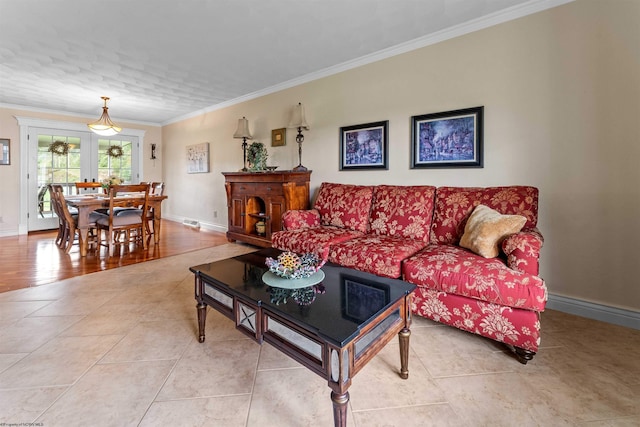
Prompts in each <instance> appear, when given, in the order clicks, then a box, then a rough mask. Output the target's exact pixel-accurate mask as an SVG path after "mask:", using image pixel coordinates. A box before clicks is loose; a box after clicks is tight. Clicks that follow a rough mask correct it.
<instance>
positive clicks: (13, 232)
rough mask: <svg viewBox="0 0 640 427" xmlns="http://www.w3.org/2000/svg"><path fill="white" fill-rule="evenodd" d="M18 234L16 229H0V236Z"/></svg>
mask: <svg viewBox="0 0 640 427" xmlns="http://www.w3.org/2000/svg"><path fill="white" fill-rule="evenodd" d="M18 235H19V233H18V230H0V237H10V236H18Z"/></svg>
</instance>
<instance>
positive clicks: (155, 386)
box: [0, 244, 640, 427]
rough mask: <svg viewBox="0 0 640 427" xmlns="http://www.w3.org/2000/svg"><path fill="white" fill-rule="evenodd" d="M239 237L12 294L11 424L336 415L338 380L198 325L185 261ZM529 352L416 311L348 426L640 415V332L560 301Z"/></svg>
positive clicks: (637, 419)
mask: <svg viewBox="0 0 640 427" xmlns="http://www.w3.org/2000/svg"><path fill="white" fill-rule="evenodd" d="M250 250H252V249H251V248H250V247H247V246H242V245H236V244H227V245H223V246H218V247H214V248H211V249H205V250H200V251H197V252H191V253H188V254H184V255H179V256H175V257H171V258H166V259H162V260H157V261H149V262H146V263H142V264H137V265H133V266H128V267H123V268H119V269H115V270H108V271H104V272H100V273H94V274H89V275H85V276H80V277H76V278H73V279H68V280H65V281H62V282H59V283H55V284H51V285H43V286H40V287H36V288H28V289H20V290H16V291H10V292H5V293H2V294H0V424H2V423H7V424H9V423H30V422H38V423H42V425H44V426H47V427H51V426H86V425H94V426H118V427H121V426H137V425H140V426H169V425H176V426H216V427H217V426H252V427H253V426H255V427H258V426H259V427H264V426H274V427H275V426H277V427H282V426H292V427H300V426H331V425H333V417H332V407H331V400H330V390H329V388H328V387H327V384H326V382H325V381H324V380H322V379H321V378H320V377H318V376H317V375H315V374H313V373H312V372H310V371H308V370H307V369H306V368H304V367H302V366H301V365H299V364H298V363H297V362H295V361H293V360H292V359H289V358H288V357H287V356H285V355H283V354H281V353H280V352H278V351H277V350H275V349H274V348H272V347H271V346H270V345H268V344H264V345H263V346H259V345H257V344H256V343H254V342H253V341H251V340H249V339H248V338H246V336H245V335H243V334H241V333H240V332H238V331H236V330H235V328H234V327H233V324H232V323H231V321H230V320H228V319H227V318H225V317H223V316H222V315H219V314H218V313H216V312H214V311H210V312H209V315H208V317H207V341H206V342H205V343H203V344H200V343H198V341H197V339H196V332H197V322H196V310H195V300H194V297H193V275H192V274H191V273H190V272H189V270H188V267H189V266H192V265H197V264H200V263H203V262H209V261H213V260H217V259H223V258H226V257H229V256H233V255H238V254H240V253H244V252H247V251H250ZM542 331H543V332H542V340H543V342H542V348H541V349H540V351H539V353H538V354H537V355H536V357H535V358H534V359H533V361H532V362H530V363H529V364H528V365H526V366H525V365H521V364H520V363H518V362H517V361H516V360H515V359H513V358H512V357H511V356H510V355H508V354H506V353H505V352H504V350H503V348H502V347H501V346H500V345H498V344H496V343H494V342H492V341H489V340H486V339H484V338H481V337H478V336H475V335H472V334H468V333H465V332H461V331H459V330H456V329H453V328H450V327H447V326H443V325H439V324H436V323H433V322H430V321H427V320H425V319H421V318H414V324H413V327H412V335H411V349H410V357H409V370H410V374H409V379H408V380H406V381H405V380H401V379H400V378H399V376H398V374H397V372H398V369H399V350H398V344H397V340H396V341H393V342H391V343H390V344H389V345H388V346H387V347H386V348H385V349H384V350H383V351H382V352H381V353H380V354H379V355H378V356H377V357H376V358H374V359H373V360H372V361H371V362H370V363H369V364H368V365H367V366H366V367H365V368H364V369H363V370H362V371H361V372H360V373H359V374H358V375H356V377H355V379H354V381H353V384H352V386H351V388H350V390H349V393H350V395H351V400H350V403H349V411H348V422H349V425H350V426H356V427H371V426H402V427H409V426H425V425H433V426H440V425H442V426H449V425H451V426H513V425H523V426H542V425H544V426H546V425H554V426H557V425H569V426H577V425H579V426H637V425H640V362H639V361H638V360H639V359H638V354H640V331H637V330H633V329H628V328H623V327H619V326H615V325H610V324H606V323H602V322H597V321H593V320H589V319H584V318H580V317H577V316H572V315H568V314H564V313H560V312H557V311H551V310H548V311H547V312H545V313H544V314H543V317H542Z"/></svg>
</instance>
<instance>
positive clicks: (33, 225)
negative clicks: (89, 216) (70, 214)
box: [27, 127, 139, 231]
mask: <svg viewBox="0 0 640 427" xmlns="http://www.w3.org/2000/svg"><path fill="white" fill-rule="evenodd" d="M28 143H29V155H28V161H27V162H28V176H27V178H28V193H29V197H28V213H27V217H28V230H29V231H35V230H47V229H54V228H57V227H58V218H57V217H56V215H55V214H54V212H53V209H52V207H51V203H50V195H49V191H48V185H49V184H60V185H62V186H63V188H64V193H65V195H72V194H76V188H75V183H76V182H82V181H89V182H101V181H102V180H104V179H106V178H107V177H109V176H110V175H116V176H118V177H119V178H121V179H122V180H123V182H127V183H131V182H138V177H139V173H138V167H137V165H138V163H139V162H138V154H139V153H138V152H139V149H138V138H137V137H135V136H120V135H115V136H113V137H102V136H98V135H96V134H94V133H92V132H89V131H87V132H81V131H71V130H60V129H47V128H35V127H30V128H29V132H28ZM87 191H88V190H82V192H87ZM89 191H90V190H89Z"/></svg>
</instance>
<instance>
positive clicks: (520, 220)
mask: <svg viewBox="0 0 640 427" xmlns="http://www.w3.org/2000/svg"><path fill="white" fill-rule="evenodd" d="M526 222H527V219H526V218H525V217H523V216H522V215H502V214H501V213H499V212H497V211H495V210H493V209H491V208H490V207H487V206H484V205H478V206H476V208H475V209H474V210H473V212H472V213H471V216H470V217H469V220H468V221H467V225H466V226H465V227H464V234H463V235H462V239H460V246H462V247H463V248H467V249H469V250H471V251H473V252H474V253H476V254H478V255H480V256H483V257H485V258H495V257H497V256H498V254H499V253H500V244H501V243H502V241H503V240H504V239H505V238H507V237H508V236H510V235H512V234H515V233H517V232H518V231H520V230H521V229H522V227H524V224H525V223H526Z"/></svg>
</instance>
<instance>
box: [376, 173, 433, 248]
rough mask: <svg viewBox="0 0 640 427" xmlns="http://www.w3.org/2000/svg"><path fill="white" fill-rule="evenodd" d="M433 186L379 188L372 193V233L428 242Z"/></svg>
mask: <svg viewBox="0 0 640 427" xmlns="http://www.w3.org/2000/svg"><path fill="white" fill-rule="evenodd" d="M435 194H436V187H432V186H427V185H417V186H399V185H379V186H377V187H375V188H374V190H373V207H372V208H371V222H370V229H371V233H373V234H377V235H379V236H398V237H406V238H410V239H414V240H420V241H423V242H426V243H428V242H429V232H430V230H431V219H432V218H433V204H434V197H435Z"/></svg>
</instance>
